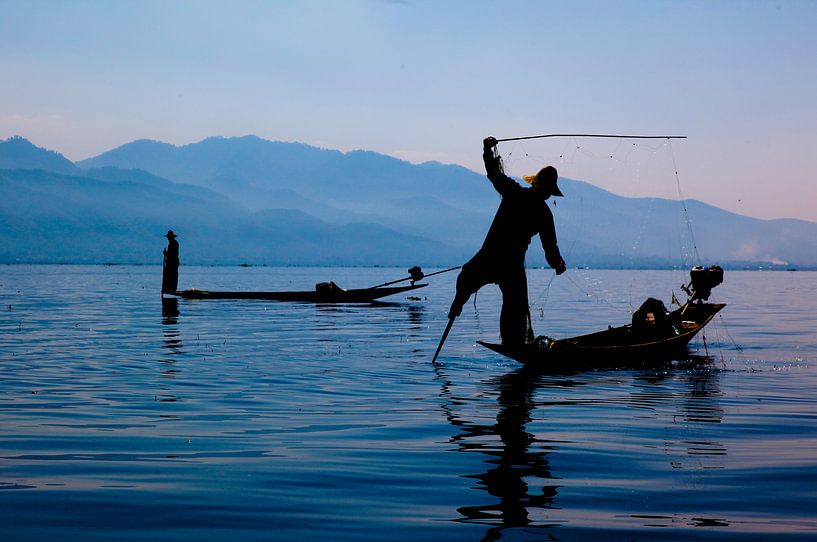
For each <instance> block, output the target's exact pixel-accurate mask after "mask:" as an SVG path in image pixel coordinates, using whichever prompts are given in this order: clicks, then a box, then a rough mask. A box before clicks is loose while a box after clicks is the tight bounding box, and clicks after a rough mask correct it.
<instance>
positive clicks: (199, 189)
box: [0, 136, 817, 268]
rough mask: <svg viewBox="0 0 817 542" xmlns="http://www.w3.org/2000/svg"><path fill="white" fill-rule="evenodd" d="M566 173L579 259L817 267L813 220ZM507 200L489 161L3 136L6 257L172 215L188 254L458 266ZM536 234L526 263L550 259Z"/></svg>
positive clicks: (108, 254) (558, 205) (125, 247)
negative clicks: (491, 177)
mask: <svg viewBox="0 0 817 542" xmlns="http://www.w3.org/2000/svg"><path fill="white" fill-rule="evenodd" d="M559 183H560V186H561V187H562V190H563V192H565V194H567V195H568V197H565V198H558V201H557V202H555V207H553V209H554V217H555V220H556V226H557V232H558V235H559V243H560V247H561V249H562V253H563V255H564V257H565V260H566V261H567V262H568V265H569V266H573V267H575V266H590V267H613V268H628V267H670V266H677V265H687V264H692V263H696V264H697V263H702V264H707V265H708V264H710V263H720V264H721V265H725V266H729V267H733V268H734V267H748V268H756V267H758V266H763V267H801V268H807V267H817V251H815V250H814V249H815V241H814V239H817V223H813V222H808V221H803V220H795V219H783V220H760V219H756V218H751V217H746V216H741V215H737V214H734V213H729V212H727V211H724V210H722V209H718V208H716V207H713V206H711V205H707V204H705V203H703V202H700V201H696V200H687V201H685V202H683V205H679V202H677V201H671V200H663V199H658V198H625V197H621V196H617V195H615V194H612V193H610V192H607V191H605V190H602V189H600V188H598V187H596V186H593V185H591V184H589V183H587V182H584V181H581V180H573V179H566V178H561V179H560V180H559ZM498 202H499V197H498V195H497V194H496V193H495V192H494V190H493V188H492V187H491V185H490V183H488V182H487V181H486V179H485V177H484V174H481V173H476V172H474V171H471V170H469V169H466V168H463V167H460V166H456V165H447V164H441V163H437V162H427V163H424V164H419V165H415V164H411V163H409V162H406V161H403V160H399V159H396V158H393V157H389V156H385V155H382V154H378V153H374V152H370V151H352V152H346V153H344V152H340V151H337V150H332V149H321V148H317V147H313V146H309V145H305V144H302V143H286V142H278V141H268V140H264V139H261V138H258V137H255V136H245V137H236V138H222V137H213V138H208V139H205V140H203V141H201V142H198V143H193V144H190V145H184V146H174V145H170V144H167V143H162V142H158V141H148V140H139V141H134V142H132V143H128V144H126V145H123V146H121V147H117V148H115V149H112V150H110V151H108V152H105V153H103V154H100V155H99V156H96V157H93V158H89V159H87V160H82V161H79V162H76V163H74V162H71V161H70V160H68V159H67V158H65V157H64V156H62V155H61V154H59V153H57V152H54V151H49V150H45V149H42V148H40V147H37V146H36V145H34V144H33V143H31V142H29V141H27V140H25V139H23V138H20V137H14V138H11V139H8V140H5V141H2V142H0V262H4V263H14V262H32V263H33V262H38V263H107V262H111V263H137V264H142V263H159V262H161V250H162V248H163V247H164V241H165V240H164V239H163V238H162V235H163V233H164V232H166V231H167V230H168V229H173V230H174V231H176V232H177V233H178V234H179V241H180V243H181V245H182V261H183V263H188V264H239V263H247V264H254V265H262V264H264V265H384V266H391V265H400V266H404V265H414V264H422V265H426V266H435V265H456V264H459V263H462V262H464V261H465V260H467V259H468V258H469V257H470V256H471V255H472V254H473V253H474V252H475V251H476V250H477V249H478V248H479V246H480V244H481V242H482V238H483V237H484V235H485V232H486V231H487V229H488V226H489V225H490V222H491V218H492V216H493V213H494V211H495V210H496V207H497V205H498ZM551 203H554V202H552V201H551ZM687 220H689V223H690V224H691V226H692V230H694V232H695V238H694V239H692V238H691V237H690V236H687V235H686V231H687V230H688V229H689V228H687V224H688V222H687ZM679 232H680V233H679ZM531 246H532V249H531V250H530V251H529V252H528V263H529V265H543V264H544V257H543V255H542V251H541V248H539V247H538V241H537V240H536V239H534V240H533V242H532V244H531Z"/></svg>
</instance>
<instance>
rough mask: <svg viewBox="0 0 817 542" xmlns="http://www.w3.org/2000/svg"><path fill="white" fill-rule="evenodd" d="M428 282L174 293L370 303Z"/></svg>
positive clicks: (180, 293) (198, 296)
mask: <svg viewBox="0 0 817 542" xmlns="http://www.w3.org/2000/svg"><path fill="white" fill-rule="evenodd" d="M425 286H427V284H411V285H408V286H392V287H388V288H360V289H357V290H344V289H341V288H338V289H333V290H330V291H317V290H309V291H303V292H211V291H208V290H198V289H195V288H193V289H190V290H181V291H178V292H173V293H172V295H176V296H179V297H181V298H183V299H264V300H267V301H302V302H307V303H370V302H372V301H374V300H376V299H380V298H382V297H386V296H390V295H394V294H399V293H403V292H409V291H411V290H416V289H418V288H423V287H425Z"/></svg>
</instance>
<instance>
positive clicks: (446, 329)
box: [431, 316, 454, 364]
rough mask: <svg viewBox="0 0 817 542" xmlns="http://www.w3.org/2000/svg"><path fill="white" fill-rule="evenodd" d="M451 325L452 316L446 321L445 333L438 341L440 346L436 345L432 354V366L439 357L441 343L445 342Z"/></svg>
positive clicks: (452, 323)
mask: <svg viewBox="0 0 817 542" xmlns="http://www.w3.org/2000/svg"><path fill="white" fill-rule="evenodd" d="M452 325H454V317H453V316H452V317H450V318H449V319H448V325H447V326H445V331H443V336H442V338H441V339H440V344H438V345H437V351H436V352H434V358H432V360H431V363H433V364H436V363H437V356H439V355H440V350H442V349H443V343H444V342H445V339H446V338H447V337H448V332H449V331H451V326H452Z"/></svg>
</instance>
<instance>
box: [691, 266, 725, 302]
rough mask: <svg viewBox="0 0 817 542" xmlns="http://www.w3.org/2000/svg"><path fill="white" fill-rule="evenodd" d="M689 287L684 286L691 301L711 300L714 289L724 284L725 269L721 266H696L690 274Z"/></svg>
mask: <svg viewBox="0 0 817 542" xmlns="http://www.w3.org/2000/svg"><path fill="white" fill-rule="evenodd" d="M689 277H690V279H692V280H691V282H690V283H689V286H682V288H683V289H684V291H685V292H686V293H687V294H688V295H689V296H690V298H691V299H690V300H691V301H695V300H703V301H706V300H707V299H709V296H710V295H711V294H712V288H714V287H715V286H717V285H718V284H720V283H722V282H723V269H722V268H721V266H719V265H713V266H711V267H701V266H699V265H698V266H695V267H693V268H692V270H691V271H690V272H689Z"/></svg>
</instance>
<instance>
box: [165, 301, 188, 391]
mask: <svg viewBox="0 0 817 542" xmlns="http://www.w3.org/2000/svg"><path fill="white" fill-rule="evenodd" d="M162 349H163V351H162V353H163V355H162V357H161V358H159V362H160V363H162V364H164V365H165V367H163V368H162V376H163V377H165V378H174V377H175V375H176V373H178V372H179V371H178V369H176V368H174V365H175V362H176V360H175V357H176V356H179V355H180V354H183V353H184V344H183V343H182V337H181V331H180V330H179V300H178V299H177V298H175V297H173V298H165V297H163V298H162ZM162 400H163V401H168V400H175V397H172V398H170V399H168V398H167V397H165V398H164V399H162Z"/></svg>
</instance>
